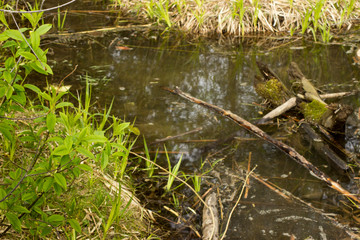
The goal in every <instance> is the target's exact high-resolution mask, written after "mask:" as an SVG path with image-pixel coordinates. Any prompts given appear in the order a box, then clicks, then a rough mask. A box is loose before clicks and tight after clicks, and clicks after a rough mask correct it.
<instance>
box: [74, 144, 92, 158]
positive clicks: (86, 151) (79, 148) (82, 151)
mask: <svg viewBox="0 0 360 240" xmlns="http://www.w3.org/2000/svg"><path fill="white" fill-rule="evenodd" d="M76 151H78V152H79V153H81V154H82V155H84V156H86V157H88V158H90V159H93V160H95V156H94V154H92V152H90V151H89V150H88V149H86V148H83V147H81V146H79V147H77V148H76Z"/></svg>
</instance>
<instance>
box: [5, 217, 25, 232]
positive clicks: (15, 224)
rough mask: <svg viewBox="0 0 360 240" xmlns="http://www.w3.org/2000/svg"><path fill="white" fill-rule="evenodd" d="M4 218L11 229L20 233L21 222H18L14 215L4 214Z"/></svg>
mask: <svg viewBox="0 0 360 240" xmlns="http://www.w3.org/2000/svg"><path fill="white" fill-rule="evenodd" d="M5 216H6V218H7V219H8V220H9V222H10V224H11V225H12V226H13V228H14V229H15V230H16V231H18V232H20V231H21V222H20V220H19V218H18V217H17V216H16V215H15V214H13V213H10V212H8V213H6V214H5Z"/></svg>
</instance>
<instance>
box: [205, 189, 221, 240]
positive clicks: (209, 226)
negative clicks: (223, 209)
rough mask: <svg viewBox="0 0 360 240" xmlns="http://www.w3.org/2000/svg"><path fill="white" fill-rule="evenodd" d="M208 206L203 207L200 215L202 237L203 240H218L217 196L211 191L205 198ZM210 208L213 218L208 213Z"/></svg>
mask: <svg viewBox="0 0 360 240" xmlns="http://www.w3.org/2000/svg"><path fill="white" fill-rule="evenodd" d="M205 202H206V203H207V205H208V207H204V209H203V215H202V219H203V221H202V235H203V236H202V239H204V240H218V239H219V214H218V209H217V197H216V193H215V192H213V193H211V194H210V195H208V196H207V197H206V198H205ZM210 208H211V210H212V212H213V213H214V216H215V217H214V218H212V216H211V214H210ZM212 231H214V234H213V236H211V233H212Z"/></svg>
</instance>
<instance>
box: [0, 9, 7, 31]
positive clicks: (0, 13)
mask: <svg viewBox="0 0 360 240" xmlns="http://www.w3.org/2000/svg"><path fill="white" fill-rule="evenodd" d="M0 21H1V22H2V24H4V25H5V26H6V27H7V28H9V25H8V23H7V21H6V18H5V13H4V12H0Z"/></svg>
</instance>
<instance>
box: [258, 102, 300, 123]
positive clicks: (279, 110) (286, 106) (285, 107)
mask: <svg viewBox="0 0 360 240" xmlns="http://www.w3.org/2000/svg"><path fill="white" fill-rule="evenodd" d="M296 102H297V101H296V97H292V98H290V99H289V100H287V101H286V102H285V103H283V104H282V105H280V106H278V107H277V108H275V109H274V110H272V111H271V112H269V113H268V114H266V115H265V116H264V117H263V118H262V119H260V121H259V122H257V123H258V124H264V123H265V122H267V121H269V120H271V119H273V118H276V117H278V116H280V115H282V114H284V113H285V112H286V111H288V110H290V109H291V108H293V107H295V106H296Z"/></svg>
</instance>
